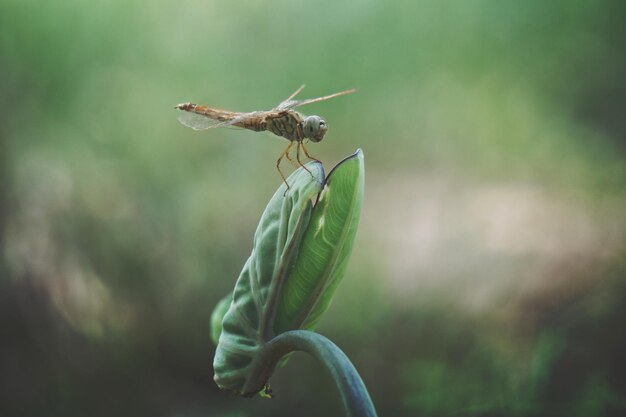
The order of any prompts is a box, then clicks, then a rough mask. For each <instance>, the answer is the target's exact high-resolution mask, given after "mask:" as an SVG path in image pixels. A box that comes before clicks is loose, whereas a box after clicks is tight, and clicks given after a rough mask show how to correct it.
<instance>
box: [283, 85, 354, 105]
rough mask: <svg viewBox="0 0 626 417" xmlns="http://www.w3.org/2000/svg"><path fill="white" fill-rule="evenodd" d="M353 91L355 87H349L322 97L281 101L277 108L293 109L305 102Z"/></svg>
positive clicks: (322, 99)
mask: <svg viewBox="0 0 626 417" xmlns="http://www.w3.org/2000/svg"><path fill="white" fill-rule="evenodd" d="M354 92H356V88H353V89H350V90H346V91H341V92H339V93H334V94H330V95H328V96H324V97H317V98H308V99H306V100H288V101H283V102H282V103H280V105H279V108H280V109H281V110H288V109H294V108H296V107H300V106H304V105H305V104H311V103H317V102H318V101H324V100H329V99H331V98H335V97H339V96H343V95H345V94H350V93H354Z"/></svg>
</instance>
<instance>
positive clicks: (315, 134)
mask: <svg viewBox="0 0 626 417" xmlns="http://www.w3.org/2000/svg"><path fill="white" fill-rule="evenodd" d="M327 130H328V125H327V124H326V122H325V121H324V119H322V118H321V117H319V116H307V117H305V118H304V120H303V121H302V133H303V134H304V137H305V138H307V139H311V140H312V141H313V142H319V141H321V140H322V139H324V135H325V134H326V131H327Z"/></svg>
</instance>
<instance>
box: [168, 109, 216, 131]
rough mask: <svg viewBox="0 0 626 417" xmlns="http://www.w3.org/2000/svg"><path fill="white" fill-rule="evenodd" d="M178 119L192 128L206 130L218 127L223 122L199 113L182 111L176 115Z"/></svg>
mask: <svg viewBox="0 0 626 417" xmlns="http://www.w3.org/2000/svg"><path fill="white" fill-rule="evenodd" d="M178 121H179V122H180V123H182V124H183V125H185V126H187V127H190V128H192V129H193V130H206V129H210V128H213V127H219V126H220V125H222V124H223V123H224V122H220V121H219V120H213V119H210V118H208V117H206V116H203V115H201V114H196V113H191V112H187V111H184V112H182V113H181V114H180V115H179V116H178Z"/></svg>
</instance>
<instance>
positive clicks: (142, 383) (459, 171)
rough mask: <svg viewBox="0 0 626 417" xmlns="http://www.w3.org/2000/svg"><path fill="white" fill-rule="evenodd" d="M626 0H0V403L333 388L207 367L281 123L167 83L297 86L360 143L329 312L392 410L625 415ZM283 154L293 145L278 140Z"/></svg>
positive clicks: (336, 150)
mask: <svg viewBox="0 0 626 417" xmlns="http://www.w3.org/2000/svg"><path fill="white" fill-rule="evenodd" d="M625 4H626V3H624V2H622V1H620V0H601V1H594V2H591V1H576V0H573V1H569V0H555V1H550V2H544V1H539V0H530V1H523V2H521V1H520V2H516V1H486V0H482V1H461V0H458V1H451V0H446V1H437V0H428V1H426V0H425V1H409V0H406V1H396V2H384V1H382V0H361V1H349V2H347V1H334V0H333V1H331V0H323V1H307V2H304V1H289V0H272V1H265V2H261V1H253V0H244V1H231V2H220V1H211V0H209V1H206V0H205V1H197V0H182V1H177V2H149V1H137V0H125V1H122V0H111V1H107V2H87V1H78V0H68V1H62V2H52V1H18V0H8V1H3V2H2V3H1V4H0V236H1V237H0V248H1V251H0V259H1V261H0V335H1V339H0V366H1V371H0V386H1V390H0V414H1V415H3V416H13V415H15V416H85V415H89V416H114V415H116V416H117V415H123V416H127V415H128V416H131V415H132V416H172V417H174V416H189V417H195V416H218V417H220V416H224V417H235V416H236V417H244V416H294V415H298V416H305V417H306V416H320V415H322V416H325V415H340V413H341V407H340V404H339V398H338V395H337V393H336V392H335V391H334V388H333V387H332V385H331V383H330V379H329V378H328V377H327V375H325V374H324V373H323V372H322V370H321V369H320V368H319V367H318V366H316V364H315V363H314V362H313V360H312V359H310V358H308V357H307V356H305V355H302V354H296V358H294V359H293V360H291V361H290V362H289V364H288V365H287V366H286V367H285V368H284V369H280V370H279V371H278V372H277V373H276V374H275V376H274V378H273V379H272V386H273V388H274V392H275V393H276V397H277V398H275V399H274V400H263V399H260V398H255V399H241V398H236V397H233V396H232V395H231V394H228V393H225V392H221V391H219V390H218V389H217V387H216V386H215V385H214V383H213V381H212V369H211V363H212V356H213V349H214V347H213V346H212V345H211V343H210V341H209V328H208V326H209V317H210V314H211V311H212V309H213V307H214V305H215V304H216V303H217V301H218V300H219V299H220V298H221V297H222V296H223V295H224V294H226V293H227V292H228V291H230V290H231V289H232V288H233V285H234V282H235V279H236V277H237V275H238V274H239V271H240V269H241V267H242V266H243V263H244V261H245V259H246V258H247V256H248V255H249V252H250V249H251V245H252V235H253V232H254V229H255V227H256V223H257V221H258V219H259V217H260V214H261V212H262V210H263V208H264V207H265V203H266V202H267V200H268V199H269V197H270V196H271V195H272V193H273V192H274V190H275V189H276V188H277V187H278V186H279V185H280V182H281V180H280V177H279V175H278V173H277V172H276V169H275V167H274V163H275V160H276V158H277V157H278V156H279V154H280V153H281V151H282V150H283V148H284V146H285V145H286V142H284V141H282V140H280V139H278V138H276V137H273V136H271V135H270V134H268V133H254V132H247V131H242V130H229V129H221V130H214V131H207V132H195V131H192V130H191V129H188V128H185V127H184V126H181V125H180V124H179V123H178V122H177V121H176V117H177V116H178V115H177V112H176V111H175V110H174V109H173V106H174V105H175V104H177V103H180V102H185V101H192V102H197V103H201V104H207V105H211V106H216V107H220V108H226V109H232V110H238V111H250V110H260V109H268V108H271V107H273V106H274V105H275V104H277V103H278V102H279V101H281V100H282V99H283V98H285V97H286V96H288V95H289V94H290V93H291V92H292V91H293V90H295V89H296V88H297V87H298V86H299V85H300V84H302V83H306V84H307V88H306V89H305V90H304V92H303V93H302V97H316V96H319V95H324V94H329V93H333V92H335V91H340V90H343V89H347V88H352V87H356V88H358V89H359V91H358V93H357V94H353V95H349V96H345V97H341V98H337V99H334V100H330V101H327V102H323V103H318V104H313V105H310V106H307V107H304V108H302V111H303V112H305V113H308V114H319V115H321V116H323V117H325V118H326V120H327V121H328V123H329V125H330V130H329V133H328V134H327V135H326V138H325V140H324V141H323V142H322V143H320V144H312V145H311V146H310V147H309V149H310V151H311V153H312V154H313V155H315V156H317V157H318V158H320V159H321V160H322V161H324V162H325V164H326V167H327V169H329V168H331V167H332V166H333V165H334V164H335V163H337V162H338V161H339V160H341V159H342V158H343V157H344V156H346V155H348V154H349V153H351V152H353V151H354V150H355V149H356V148H358V147H361V148H362V149H363V150H364V153H365V158H366V190H365V201H364V206H363V213H362V218H361V225H360V229H359V233H358V235H357V242H356V245H355V250H354V253H353V256H352V259H351V262H350V265H349V268H348V271H347V274H346V277H345V279H344V282H343V284H342V286H341V287H340V289H339V291H338V292H337V294H336V296H335V299H334V302H333V305H332V307H331V309H330V310H329V311H328V312H327V315H326V317H325V318H324V319H323V320H322V322H321V324H320V326H319V329H318V330H319V331H320V332H321V333H322V334H324V335H326V336H328V337H330V338H331V339H332V340H334V341H335V342H336V343H337V344H338V345H339V346H340V347H341V348H342V349H343V350H344V351H345V352H346V353H347V355H348V356H349V357H350V358H351V359H352V360H353V362H354V363H355V365H356V367H357V368H358V369H359V371H360V372H361V374H362V377H363V379H364V381H365V383H366V385H367V386H368V388H369V389H370V393H371V396H372V398H373V401H374V403H375V404H376V406H377V409H378V411H379V415H381V416H618V415H626V358H624V355H623V353H624V352H625V351H626V335H625V332H624V317H626V216H625V213H626V210H625V208H626V75H625V74H626V53H625V44H624V39H626V29H625V27H626V26H625V25H624V20H625V19H626V6H625ZM287 167H288V164H285V168H287Z"/></svg>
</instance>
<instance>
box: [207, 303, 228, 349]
mask: <svg viewBox="0 0 626 417" xmlns="http://www.w3.org/2000/svg"><path fill="white" fill-rule="evenodd" d="M232 301H233V295H232V294H228V295H227V296H226V297H224V298H222V299H221V300H220V301H219V302H218V303H217V305H216V306H215V308H214V309H213V313H212V314H211V341H212V342H213V343H214V344H215V345H217V342H218V341H219V340H220V334H222V321H223V320H224V316H225V315H226V312H227V311H228V309H229V307H230V303H232Z"/></svg>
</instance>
